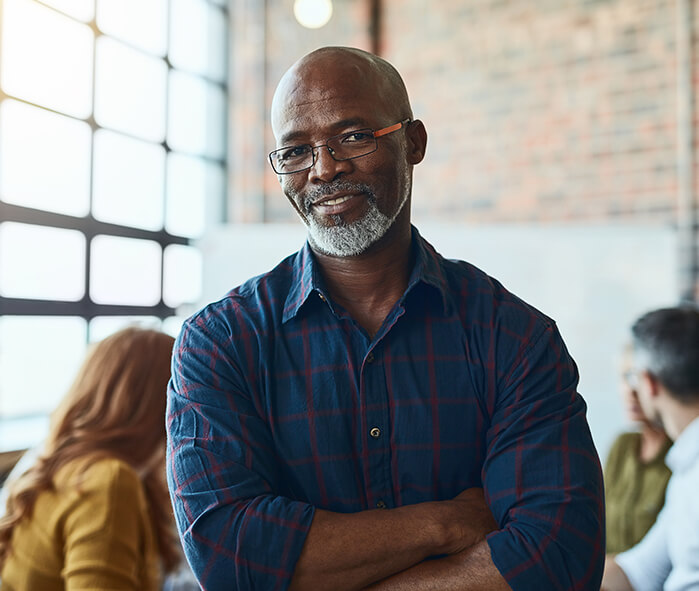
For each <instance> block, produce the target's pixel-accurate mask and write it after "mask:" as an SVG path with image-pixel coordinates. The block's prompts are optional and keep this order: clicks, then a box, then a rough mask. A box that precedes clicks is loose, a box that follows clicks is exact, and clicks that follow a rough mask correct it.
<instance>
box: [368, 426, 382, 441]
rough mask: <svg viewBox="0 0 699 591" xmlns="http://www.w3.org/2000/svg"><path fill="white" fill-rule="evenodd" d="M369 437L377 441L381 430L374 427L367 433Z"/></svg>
mask: <svg viewBox="0 0 699 591" xmlns="http://www.w3.org/2000/svg"><path fill="white" fill-rule="evenodd" d="M369 435H371V436H372V437H373V438H374V439H378V438H379V437H381V429H379V428H378V427H374V428H373V429H372V430H371V431H369Z"/></svg>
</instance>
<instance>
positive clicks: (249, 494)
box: [167, 229, 604, 591]
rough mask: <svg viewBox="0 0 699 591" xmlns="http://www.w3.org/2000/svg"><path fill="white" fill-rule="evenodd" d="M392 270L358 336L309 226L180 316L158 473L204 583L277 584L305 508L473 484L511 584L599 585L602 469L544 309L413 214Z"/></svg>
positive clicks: (567, 360)
mask: <svg viewBox="0 0 699 591" xmlns="http://www.w3.org/2000/svg"><path fill="white" fill-rule="evenodd" d="M413 253H414V267H413V270H412V273H411V276H410V280H409V285H408V288H407V289H406V291H405V294H404V295H403V297H402V298H401V299H400V300H399V301H398V302H396V304H395V306H394V307H393V309H392V310H391V312H390V313H389V314H388V316H387V317H386V319H385V321H384V323H383V325H382V327H381V328H380V329H379V331H378V332H377V333H376V335H374V337H373V338H371V337H370V336H369V335H368V334H367V333H366V332H365V331H364V330H363V329H362V328H361V327H360V326H359V325H358V324H357V323H356V322H355V321H354V320H353V319H352V318H351V317H350V316H349V314H348V313H347V311H346V310H344V309H343V308H342V307H341V306H339V305H337V304H336V303H333V302H332V301H331V298H330V297H329V294H328V292H327V290H326V288H325V287H324V284H323V280H322V277H321V276H320V272H319V268H318V265H317V263H316V262H315V260H314V256H313V253H312V251H311V249H310V247H309V245H308V244H306V245H305V247H304V248H303V249H302V250H301V251H299V252H298V253H296V254H294V255H292V256H290V257H288V258H287V259H285V260H284V261H282V262H281V263H280V264H279V265H278V266H277V267H276V268H275V269H273V270H272V271H270V272H269V273H267V274H265V275H261V276H259V277H256V278H254V279H251V280H250V281H248V282H246V283H245V284H243V285H242V286H240V287H238V288H236V289H234V290H232V291H231V292H230V293H228V294H227V295H226V297H224V298H223V299H222V300H220V301H218V302H216V303H213V304H210V305H209V306H207V307H206V308H204V309H203V310H201V311H200V312H198V313H197V314H195V315H194V316H193V317H192V318H190V319H189V320H188V321H187V322H186V323H185V325H184V327H183V329H182V332H181V334H180V336H179V338H178V340H177V343H176V346H175V353H174V358H173V367H172V370H173V374H172V379H171V382H170V387H169V393H168V401H169V407H168V419H167V426H168V433H169V443H168V454H169V455H168V478H169V484H170V489H171V494H172V500H173V504H174V508H175V515H176V518H177V523H178V527H179V530H180V534H181V536H182V539H183V542H184V547H185V552H186V555H187V558H188V559H189V561H190V564H191V565H192V567H193V570H194V572H195V573H196V575H197V577H198V578H199V581H200V583H201V584H202V586H203V587H204V589H211V590H218V589H231V588H233V589H240V590H248V589H260V590H262V589H264V590H268V589H286V588H287V587H288V585H289V582H290V580H291V577H292V575H293V572H294V568H295V565H296V562H297V560H298V558H299V555H300V553H301V549H302V547H303V544H304V540H305V537H306V534H307V532H308V529H309V527H310V524H311V521H312V519H313V514H314V510H315V508H316V507H317V508H322V509H327V510H331V511H338V512H356V511H362V510H366V509H373V508H376V507H387V508H389V509H390V508H392V507H398V506H401V505H407V504H412V503H420V502H423V501H435V500H444V499H450V498H453V497H454V496H456V495H457V494H459V493H460V492H462V491H463V490H464V489H466V488H469V487H473V486H482V487H483V488H484V491H485V496H486V500H487V502H488V504H489V506H490V507H491V510H492V512H493V514H494V516H495V518H496V520H497V521H498V523H499V525H500V527H501V529H500V530H499V531H497V532H493V533H492V534H490V535H489V536H488V538H487V542H488V544H489V547H490V550H491V555H492V559H493V562H494V563H495V565H496V567H497V568H498V569H499V571H500V572H501V573H502V575H503V576H504V577H505V579H506V580H507V581H508V583H509V584H510V586H511V587H512V588H513V589H514V590H515V591H517V590H527V591H529V590H531V589H564V590H566V591H570V590H572V589H594V590H597V589H599V584H600V580H601V576H602V568H603V565H604V507H603V492H602V478H601V471H600V465H599V461H598V458H597V453H596V451H595V448H594V445H593V443H592V439H591V436H590V432H589V429H588V425H587V422H586V419H585V411H586V406H585V403H584V401H583V400H582V398H581V397H580V395H579V394H578V393H577V392H576V387H577V383H578V374H577V369H576V366H575V363H574V362H573V360H572V359H571V357H570V356H569V354H568V352H567V350H566V347H565V345H564V343H563V341H562V339H561V337H560V335H559V333H558V330H557V328H556V326H555V324H554V322H553V321H552V320H551V319H549V318H548V317H546V316H545V315H543V314H542V313H540V312H539V311H537V310H535V309H534V308H532V307H531V306H529V305H527V304H526V303H524V302H523V301H521V300H520V299H518V298H517V297H515V296H514V295H512V294H510V293H509V292H508V291H506V290H505V289H504V288H503V287H502V285H500V284H499V283H498V282H497V281H495V280H494V279H492V278H491V277H488V276H487V275H485V274H484V273H483V272H482V271H480V270H478V269H477V268H475V267H474V266H472V265H470V264H468V263H465V262H462V261H449V260H446V259H444V258H442V257H441V256H440V255H439V254H437V253H436V252H435V251H434V249H433V248H432V247H431V246H430V245H429V244H428V243H427V242H425V241H424V240H423V239H422V238H421V237H420V236H419V234H418V232H417V230H415V229H413Z"/></svg>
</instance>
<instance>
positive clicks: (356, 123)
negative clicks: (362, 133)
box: [279, 117, 371, 146]
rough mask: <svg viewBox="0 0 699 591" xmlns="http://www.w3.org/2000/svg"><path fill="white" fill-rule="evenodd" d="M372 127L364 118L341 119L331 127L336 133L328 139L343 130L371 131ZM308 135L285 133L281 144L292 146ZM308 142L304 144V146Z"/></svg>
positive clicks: (294, 132) (293, 132)
mask: <svg viewBox="0 0 699 591" xmlns="http://www.w3.org/2000/svg"><path fill="white" fill-rule="evenodd" d="M370 127H371V126H370V125H369V123H368V122H367V120H366V119H364V118H363V117H350V118H348V119H341V120H340V121H336V122H335V123H333V124H332V125H331V126H330V129H334V130H335V132H331V133H330V135H329V136H328V137H333V136H335V135H337V134H338V133H341V132H340V131H339V130H341V129H347V128H350V129H349V131H351V130H353V129H365V128H366V129H369V128H370ZM306 135H307V134H306V133H305V132H303V131H291V132H289V133H285V134H284V135H283V136H282V137H281V138H280V140H279V143H280V144H281V145H282V146H286V145H290V144H291V143H293V142H295V141H298V140H299V138H303V137H305V136H306ZM306 143H308V142H304V145H305V144H306Z"/></svg>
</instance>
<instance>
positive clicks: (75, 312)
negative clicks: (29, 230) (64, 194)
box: [0, 0, 230, 452]
mask: <svg viewBox="0 0 699 591" xmlns="http://www.w3.org/2000/svg"><path fill="white" fill-rule="evenodd" d="M6 1H7V0H0V31H2V30H3V24H4V23H3V21H4V14H5V2H6ZM33 1H34V2H35V3H36V4H38V5H41V6H42V8H43V9H45V10H52V11H55V12H56V13H58V14H61V15H62V16H63V17H65V18H70V19H72V20H73V21H75V22H77V23H81V24H82V25H86V26H88V27H89V28H90V29H91V30H92V32H93V35H94V37H93V40H92V45H91V47H92V60H93V61H92V106H91V110H90V114H89V115H88V116H87V117H85V118H81V117H75V116H73V115H70V114H67V113H64V112H62V111H60V110H56V109H54V108H50V107H47V106H45V105H42V104H38V103H37V102H32V101H30V100H26V99H24V98H22V97H19V96H14V95H12V94H8V93H7V92H6V91H5V89H4V88H3V87H2V86H0V107H2V105H3V104H4V103H5V101H7V100H14V101H17V102H19V103H23V104H25V105H29V106H31V107H36V108H39V109H42V110H44V111H46V112H50V113H54V114H56V115H60V116H62V117H68V118H70V119H72V120H75V121H80V122H83V123H87V125H88V126H89V128H90V133H91V137H90V148H89V159H90V165H89V167H88V170H89V179H87V181H88V183H89V185H88V186H89V211H88V213H87V214H86V215H84V216H75V215H69V214H65V213H57V212H53V211H46V210H43V209H37V208H34V207H28V206H25V205H18V204H15V203H9V202H8V201H6V200H4V199H7V196H4V195H2V194H0V223H2V222H18V223H24V224H31V225H36V226H43V227H51V228H60V229H69V230H77V231H79V232H80V233H81V234H82V235H83V236H84V238H85V241H86V249H85V257H84V261H83V264H84V272H85V275H84V277H85V279H84V293H83V297H82V298H81V299H80V300H78V301H58V300H50V299H32V298H17V297H6V296H3V295H2V294H0V318H2V317H3V316H5V317H27V318H28V317H36V316H39V317H54V318H59V317H76V318H80V319H83V320H84V321H85V323H86V330H85V339H86V343H88V342H90V341H92V340H93V335H91V334H90V332H91V327H92V324H91V322H90V321H91V320H93V319H96V318H97V319H98V320H99V319H104V318H105V317H107V318H109V317H122V318H125V317H141V318H146V319H148V318H150V319H151V321H152V320H153V319H158V321H159V323H160V324H161V325H162V326H163V330H168V323H170V321H171V320H175V318H173V317H175V316H176V315H177V309H176V308H175V307H173V306H168V305H167V304H166V303H165V300H164V296H165V293H164V289H165V269H166V265H165V251H166V247H168V246H171V245H185V246H187V245H190V242H191V239H190V238H189V237H188V236H185V235H178V234H173V233H171V232H168V231H167V230H166V224H167V223H168V222H167V219H168V218H167V206H168V198H167V196H168V172H167V171H168V167H167V165H166V167H165V170H164V171H163V178H162V187H161V188H160V189H159V190H160V191H162V208H163V211H162V225H161V227H160V229H157V230H149V229H144V228H138V227H133V226H130V225H123V224H118V223H109V222H105V221H102V220H100V219H97V218H95V217H94V215H93V203H94V199H95V184H94V182H93V180H94V179H93V176H94V174H95V134H96V133H97V132H99V131H100V130H109V131H116V132H117V133H119V134H121V135H122V136H124V137H126V138H133V139H137V140H139V141H147V140H144V139H143V138H141V137H137V136H135V135H133V134H130V133H128V132H127V131H125V130H123V129H118V130H112V129H111V128H109V127H106V126H102V125H100V124H99V123H98V122H97V120H96V119H95V106H96V93H97V74H98V68H99V66H98V62H97V47H98V44H99V40H100V39H101V38H104V37H108V38H110V39H114V40H116V41H117V42H118V43H119V44H121V45H123V46H125V47H128V48H130V49H131V50H134V51H137V52H139V54H141V55H143V56H148V57H149V58H157V59H159V60H162V62H164V63H165V65H166V67H167V74H166V82H165V84H166V86H165V88H166V90H165V104H164V116H165V121H166V122H167V121H168V109H169V107H170V105H169V101H170V80H171V78H172V73H173V72H183V73H186V74H187V75H188V76H193V77H196V78H198V79H200V80H202V81H205V82H206V83H207V84H209V85H212V86H214V87H216V88H217V89H218V92H220V93H221V94H222V95H223V97H224V100H225V101H227V95H228V84H227V81H226V80H225V77H224V80H223V81H221V80H217V79H214V78H213V77H211V76H209V75H207V74H205V73H202V72H199V73H194V72H191V71H188V70H180V69H178V68H177V67H175V66H174V65H173V64H172V63H171V61H170V59H169V57H168V56H169V54H170V32H171V31H170V29H171V26H172V25H171V14H170V10H171V7H172V5H173V2H174V1H175V0H167V12H166V13H167V26H166V44H165V47H166V50H165V54H164V55H162V54H161V55H157V54H155V53H152V52H149V51H147V50H145V49H143V48H140V47H138V46H137V45H135V44H133V43H129V42H128V41H126V40H124V39H121V38H117V37H111V36H109V35H108V34H106V33H104V32H103V31H101V30H100V29H99V27H98V24H97V20H98V12H97V9H96V8H97V0H94V4H93V6H94V8H95V10H94V11H93V15H92V19H91V20H90V21H81V20H79V19H77V18H74V17H72V16H71V15H69V14H66V13H64V12H62V11H60V10H59V9H57V8H55V7H52V6H50V5H48V4H47V3H45V2H42V1H41V0H33ZM205 2H206V4H207V6H208V7H210V8H211V9H212V10H215V11H218V12H217V16H220V17H221V18H222V19H223V22H224V23H225V27H226V30H227V29H228V22H229V18H230V15H229V11H228V8H227V6H226V4H227V3H224V2H217V1H214V0H205ZM228 47H229V38H228V34H227V33H226V34H225V37H224V39H223V48H222V49H223V51H225V52H226V56H225V61H226V62H227V52H228ZM2 52H3V45H2V43H0V73H1V72H2V67H3V64H4V62H3V55H2ZM221 117H222V123H223V128H224V129H226V128H227V112H226V109H224V110H223V112H222V113H221ZM165 129H166V132H165V137H164V139H163V141H162V142H153V141H150V142H148V143H149V144H151V145H153V146H160V147H162V149H163V150H164V154H165V162H166V163H168V162H169V160H170V157H171V154H174V155H179V154H183V155H186V156H189V157H192V158H195V159H197V160H199V161H201V162H203V163H208V164H212V165H215V166H216V167H217V168H218V169H219V170H220V171H221V173H223V174H224V175H225V171H226V168H227V161H226V153H227V146H226V134H224V135H223V139H222V153H221V154H220V157H218V155H217V156H216V157H213V156H211V155H209V154H206V153H196V154H195V153H185V152H181V151H178V150H173V149H172V148H171V147H170V146H169V145H168V135H169V130H168V128H167V124H166V128H165ZM0 133H2V130H1V129H0ZM0 174H1V172H0ZM225 196H226V189H225V186H224V187H222V188H221V193H220V198H221V199H222V202H221V203H216V204H215V205H216V207H217V209H218V211H219V212H221V214H223V212H225ZM98 235H105V236H113V237H122V238H133V239H142V240H149V241H152V242H155V243H157V244H158V246H159V248H160V255H159V256H160V277H159V284H160V298H159V301H158V302H157V303H156V304H154V305H116V304H103V303H97V302H95V301H93V299H92V297H91V294H90V291H91V289H90V288H91V271H90V263H91V245H92V239H93V238H94V237H96V236H98ZM123 280H124V281H128V277H124V278H123ZM99 330H100V329H98V328H97V327H95V331H96V333H97V332H99ZM95 336H98V335H97V334H95ZM102 336H104V335H102ZM0 345H1V344H0ZM5 346H6V347H8V346H9V344H8V343H5ZM0 348H1V347H0ZM39 361H40V360H39ZM2 395H3V393H2V392H0V397H1V396H2ZM20 396H21V393H20ZM47 410H50V409H47ZM45 423H46V413H45V412H41V413H39V414H36V413H35V412H28V414H20V415H17V414H14V415H12V416H11V417H9V416H3V411H2V409H1V408H0V425H2V428H0V431H3V432H4V435H3V437H2V438H0V452H2V451H3V450H5V449H17V447H18V446H22V447H24V446H26V445H33V444H35V443H36V437H38V435H36V433H38V432H39V431H40V430H41V429H43V428H44V427H45ZM28 432H31V435H27V433H28ZM12 433H15V434H18V435H19V439H16V438H15V439H13V436H12ZM23 437H24V439H23ZM18 442H20V443H18Z"/></svg>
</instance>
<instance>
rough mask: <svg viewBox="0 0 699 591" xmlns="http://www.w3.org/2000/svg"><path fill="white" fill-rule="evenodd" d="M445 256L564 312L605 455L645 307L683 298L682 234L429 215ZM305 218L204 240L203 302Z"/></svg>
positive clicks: (263, 261)
mask: <svg viewBox="0 0 699 591" xmlns="http://www.w3.org/2000/svg"><path fill="white" fill-rule="evenodd" d="M415 223H416V225H417V227H418V228H419V229H420V232H421V233H422V235H423V236H424V237H425V238H426V239H427V240H428V241H430V242H431V243H432V244H433V245H434V246H435V248H436V249H437V250H438V251H439V252H440V253H441V254H442V255H444V256H446V257H449V258H459V259H464V260H467V261H469V262H471V263H473V264H475V265H476V266H478V267H480V268H481V269H483V270H484V271H486V272H487V273H488V274H489V275H492V276H493V277H495V278H496V279H498V280H499V281H500V282H502V283H503V284H504V285H505V287H507V288H508V289H509V290H510V291H512V292H514V293H515V294H517V295H518V296H520V297H522V298H523V299H525V300H526V301H528V302H529V303H530V304H532V305H534V306H536V307H537V308H539V309H540V310H541V311H543V312H544V313H545V314H547V315H549V316H551V317H552V318H554V319H555V320H556V321H557V323H558V326H559V328H560V331H561V333H562V335H563V337H564V339H565V340H566V343H567V345H568V348H569V350H570V352H571V354H572V355H573V357H574V358H575V360H576V361H577V363H578V366H579V368H580V375H581V379H580V391H581V392H582V394H583V396H584V397H585V399H586V400H587V403H588V407H589V414H588V416H589V420H590V426H591V428H592V433H593V436H594V438H595V443H596V445H597V447H598V450H599V453H600V455H601V456H602V457H603V458H604V457H606V454H607V452H608V450H609V446H610V444H611V442H612V440H613V438H614V436H615V435H616V434H617V433H618V432H619V431H620V430H621V429H624V428H627V425H625V422H624V417H623V415H622V409H621V404H620V401H619V397H618V385H619V383H618V362H619V351H620V349H621V347H622V345H623V343H624V342H625V340H626V339H627V335H628V328H629V326H630V324H631V323H632V322H633V320H634V319H635V318H636V317H637V316H638V315H640V314H641V313H643V312H645V311H647V310H649V309H652V308H656V307H660V306H666V305H673V304H674V303H676V297H677V296H676V294H677V287H676V279H675V269H676V254H675V235H674V232H673V231H672V229H670V228H658V227H651V226H647V227H639V226H625V225H623V226H622V225H609V224H606V225H597V226H594V225H589V224H587V225H585V226H558V227H556V226H518V225H507V226H493V227H483V226H478V227H476V226H469V225H464V224H460V225H456V224H453V225H452V224H443V223H440V224H437V223H434V222H420V221H419V220H416V222H415ZM304 239H305V231H304V228H303V226H302V225H301V223H300V222H299V223H298V224H260V225H256V224H248V225H231V226H224V227H221V228H218V229H216V230H214V231H213V232H210V233H209V235H207V237H206V238H205V239H204V240H202V241H201V242H200V246H201V247H202V249H203V251H204V291H203V293H204V297H203V302H202V303H205V302H208V301H213V300H215V299H218V298H220V297H221V296H222V295H223V294H224V293H225V292H226V291H228V290H229V289H230V288H231V287H234V286H236V285H238V284H240V283H242V282H243V281H245V280H246V279H247V278H249V277H252V276H253V275H257V274H259V273H263V272H265V271H267V270H268V269H270V268H271V267H272V266H274V265H275V264H276V263H277V262H279V261H280V260H281V259H282V258H284V257H285V256H286V255H287V254H290V253H291V252H293V251H295V250H297V249H298V248H300V247H301V246H302V245H303V241H304Z"/></svg>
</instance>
